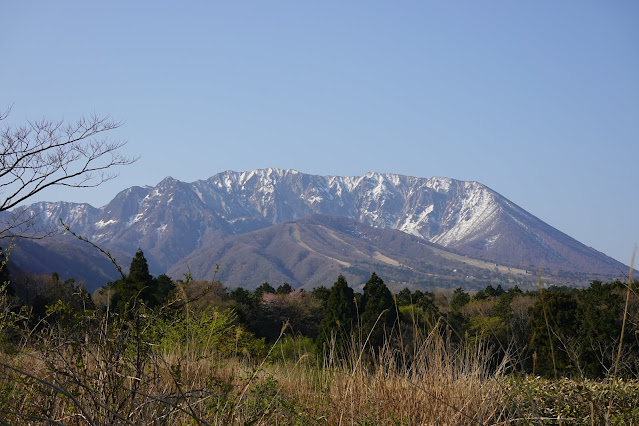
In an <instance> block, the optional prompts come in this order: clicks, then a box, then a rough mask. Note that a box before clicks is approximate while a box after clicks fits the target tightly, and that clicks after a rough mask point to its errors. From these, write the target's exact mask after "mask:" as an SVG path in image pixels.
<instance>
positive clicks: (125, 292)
mask: <svg viewBox="0 0 639 426" xmlns="http://www.w3.org/2000/svg"><path fill="white" fill-rule="evenodd" d="M114 287H115V292H114V293H113V297H112V298H111V304H112V306H113V307H114V308H116V309H117V310H118V311H119V312H124V310H125V306H126V305H127V304H129V305H131V304H134V303H135V302H136V301H142V302H145V303H146V304H149V302H151V304H153V290H154V282H153V276H152V275H151V274H150V273H149V265H148V263H147V261H146V258H145V257H144V253H143V252H142V249H138V251H137V252H136V253H135V256H134V257H133V259H132V260H131V266H130V268H129V275H128V276H127V277H126V278H123V279H119V280H117V281H116V282H115V283H114Z"/></svg>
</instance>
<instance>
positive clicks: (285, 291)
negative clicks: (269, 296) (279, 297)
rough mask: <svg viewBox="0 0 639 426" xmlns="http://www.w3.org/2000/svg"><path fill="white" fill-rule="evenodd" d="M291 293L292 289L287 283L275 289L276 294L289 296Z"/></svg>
mask: <svg viewBox="0 0 639 426" xmlns="http://www.w3.org/2000/svg"><path fill="white" fill-rule="evenodd" d="M291 291H293V287H291V285H290V284H289V283H284V284H282V285H281V286H279V287H277V290H276V291H275V292H276V293H277V294H289V293H290V292H291Z"/></svg>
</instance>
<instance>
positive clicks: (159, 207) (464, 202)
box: [30, 169, 627, 276]
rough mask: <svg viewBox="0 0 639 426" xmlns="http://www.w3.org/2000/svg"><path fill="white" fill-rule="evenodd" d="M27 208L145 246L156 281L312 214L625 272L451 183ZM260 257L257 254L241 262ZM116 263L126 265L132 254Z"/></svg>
mask: <svg viewBox="0 0 639 426" xmlns="http://www.w3.org/2000/svg"><path fill="white" fill-rule="evenodd" d="M30 208H31V210H32V211H33V212H34V213H39V215H38V218H39V219H40V220H42V221H43V222H44V224H45V225H46V224H49V225H57V222H58V217H62V218H63V220H64V221H65V223H67V224H69V225H70V226H71V229H73V230H74V231H75V232H77V233H79V234H81V235H83V236H86V237H88V238H90V239H91V240H92V241H95V242H96V243H98V244H99V245H101V246H104V247H105V248H107V249H110V250H115V251H119V252H122V253H123V254H124V255H125V256H127V255H128V256H132V255H133V253H134V252H135V251H136V250H137V248H142V249H143V250H144V252H145V255H146V256H147V259H148V260H149V266H150V267H151V270H152V271H153V272H154V273H156V274H157V273H162V272H165V271H167V270H169V269H170V270H174V269H173V266H174V265H176V264H179V262H181V260H182V259H184V258H185V257H188V256H191V255H195V254H197V253H198V252H199V251H200V250H201V249H205V248H208V247H219V243H220V241H226V239H227V238H228V237H230V236H239V235H242V234H246V233H249V232H252V231H256V230H264V229H267V228H269V227H271V226H273V225H277V224H281V223H284V222H287V221H291V220H296V219H299V218H302V217H304V216H307V215H309V214H321V215H327V216H336V217H344V218H348V219H350V220H353V221H356V222H359V223H362V224H364V225H368V226H372V227H376V228H379V229H389V230H397V231H402V232H404V233H405V234H408V235H412V236H414V237H417V238H419V239H420V240H422V241H427V242H432V243H436V244H439V245H441V246H443V247H446V248H448V249H452V250H454V251H455V252H456V253H459V254H462V255H467V256H470V257H473V258H479V259H483V260H484V261H488V262H492V263H498V264H503V265H506V266H510V267H513V268H524V269H529V270H531V269H536V268H537V266H538V265H539V264H541V263H543V265H544V267H545V268H546V269H547V270H551V271H557V272H559V271H561V272H568V273H587V274H591V275H597V276H617V275H619V273H620V271H624V270H625V269H627V268H626V267H625V266H623V265H622V264H621V263H619V262H617V261H615V260H614V259H611V258H609V257H607V256H605V255H604V254H602V253H600V252H597V251H596V250H594V249H592V248H589V247H586V246H584V245H583V244H581V243H579V242H578V241H576V240H574V239H573V238H571V237H569V236H567V235H565V234H563V233H562V232H560V231H558V230H556V229H554V228H552V227H551V226H550V225H548V224H545V223H544V222H542V221H541V220H539V219H538V218H536V217H535V216H533V215H531V214H530V213H528V212H526V211H524V210H523V209H521V208H520V207H518V206H516V205H515V204H514V203H512V202H510V201H509V200H507V199H505V198H504V197H502V196H501V195H499V194H498V193H496V192H495V191H493V190H491V189H490V188H488V187H486V186H484V185H482V184H480V183H478V182H463V181H458V180H454V179H449V178H416V177H410V176H401V175H396V174H381V173H368V174H366V175H364V176H359V177H338V176H315V175H308V174H303V173H300V172H297V171H294V170H280V169H263V170H254V171H250V172H243V173H237V172H232V171H226V172H223V173H218V174H216V175H214V176H212V177H210V178H208V179H206V180H200V181H196V182H193V183H184V182H180V181H177V180H175V179H172V178H166V179H164V180H163V181H161V182H160V183H159V184H158V185H157V186H155V187H131V188H129V189H127V190H125V191H122V192H121V193H119V194H118V195H117V196H116V197H115V198H114V199H113V200H112V201H111V202H110V203H109V204H107V205H106V206H104V207H102V208H100V209H95V208H93V207H91V206H88V205H73V204H72V203H36V204H34V205H32V206H30ZM247 250H248V249H247ZM219 255H220V256H221V257H222V258H224V259H227V258H225V257H224V254H223V253H222V252H220V254H219ZM260 255H264V254H263V253H260V252H259V250H257V249H254V250H253V251H249V252H247V253H246V256H245V257H246V258H247V259H248V258H249V257H251V258H253V257H255V258H256V259H257V258H259V257H260ZM119 260H120V261H121V262H122V263H123V264H128V261H129V260H130V257H129V258H128V259H119ZM221 261H222V260H221V259H218V260H217V261H216V263H220V262H221ZM229 261H230V260H229ZM255 261H256V262H257V260H255Z"/></svg>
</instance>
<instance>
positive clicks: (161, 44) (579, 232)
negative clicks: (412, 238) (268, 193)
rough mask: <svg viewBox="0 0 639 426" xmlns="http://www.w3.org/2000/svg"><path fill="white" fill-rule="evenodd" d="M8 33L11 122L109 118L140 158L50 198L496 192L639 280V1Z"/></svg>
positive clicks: (247, 10) (445, 5)
mask: <svg viewBox="0 0 639 426" xmlns="http://www.w3.org/2000/svg"><path fill="white" fill-rule="evenodd" d="M0 22H1V24H2V25H0V52H1V53H2V55H1V59H0V65H1V66H0V106H8V105H11V104H13V110H12V114H11V116H10V117H9V119H8V120H7V122H10V123H15V124H20V123H24V122H25V121H26V120H27V119H33V118H42V117H47V118H53V119H60V118H64V119H67V120H74V119H76V118H78V117H80V116H82V115H87V114H90V113H93V112H95V113H98V114H110V115H112V116H113V117H115V118H116V119H119V120H123V121H125V125H124V126H123V127H122V128H121V129H118V130H117V132H113V133H112V135H111V138H113V139H123V140H126V141H128V144H127V146H126V147H125V149H124V153H126V154H130V155H140V156H141V158H140V160H139V161H138V162H137V163H136V164H135V165H134V166H129V167H126V168H122V169H120V176H119V177H118V178H117V179H115V180H113V181H111V182H109V183H108V184H105V185H103V186H101V187H100V188H99V189H98V190H78V189H76V190H73V191H70V190H69V191H57V190H52V191H49V192H46V193H43V194H42V195H41V196H39V197H38V198H37V200H47V201H58V200H66V201H76V202H89V203H91V204H93V205H95V206H96V207H99V206H102V205H104V204H106V203H107V202H108V201H110V200H111V199H112V198H113V197H114V196H115V195H116V194H117V193H118V192H119V191H121V190H122V189H125V188H127V187H129V186H133V185H140V186H141V185H155V184H157V183H158V182H159V181H160V180H162V179H163V178H164V177H166V176H173V177H174V178H176V179H180V180H183V181H187V182H191V181H194V180H197V179H205V178H207V177H209V176H211V175H213V174H215V173H218V172H221V171H224V170H235V171H245V170H252V169H256V168H265V167H279V168H293V169H296V170H299V171H301V172H305V173H312V174H320V175H341V176H357V175H361V174H364V173H366V172H369V171H379V172H393V173H399V174H405V175H412V176H419V177H430V176H446V177H451V178H456V179H461V180H477V181H480V182H482V183H484V184H486V185H488V186H489V187H491V188H492V189H494V190H495V191H497V192H499V193H501V194H502V195H504V196H506V197H507V198H509V199H510V200H512V201H513V202H515V203H517V204H519V205H520V206H521V207H523V208H525V209H526V210H528V211H529V212H531V213H532V214H534V215H536V216H538V217H539V218H540V219H542V220H544V221H546V222H547V223H549V224H550V225H552V226H554V227H556V228H558V229H559V230H561V231H563V232H565V233H567V234H569V235H570V236H572V237H574V238H576V239H578V240H579V241H581V242H583V243H585V244H587V245H589V246H592V247H594V248H596V249H597V250H600V251H602V252H604V253H606V254H608V255H610V256H612V257H614V258H616V259H618V260H620V261H622V262H624V263H626V264H627V263H629V261H630V256H631V254H632V249H633V246H634V244H635V243H637V242H639V197H638V195H639V185H638V182H639V167H638V166H637V159H638V158H639V155H638V154H639V48H638V46H639V25H638V24H637V23H638V22H639V2H636V1H611V2H605V1H587V0H579V1H561V2H556V1H536V2H519V1H516V2H510V1H481V2H477V1H451V2H442V1H415V2H413V1H402V2H388V1H379V2H378V1H347V2H345V1H339V2H337V1H322V2H310V1H307V2H303V1H269V2H263V1H261V2H257V1H254V2H239V1H233V2H230V1H228V2H215V1H206V2H205V1H202V2H193V1H185V2H163V1H135V2H131V1H109V2H87V1H51V0H48V1H19V2H18V1H12V2H5V3H4V4H3V7H2V17H0ZM34 200H36V199H34Z"/></svg>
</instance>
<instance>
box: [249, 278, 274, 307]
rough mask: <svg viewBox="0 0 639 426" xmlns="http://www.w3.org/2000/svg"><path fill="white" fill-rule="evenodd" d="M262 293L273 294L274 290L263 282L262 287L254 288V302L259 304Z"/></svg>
mask: <svg viewBox="0 0 639 426" xmlns="http://www.w3.org/2000/svg"><path fill="white" fill-rule="evenodd" d="M264 293H275V289H274V288H273V286H272V285H270V284H269V283H267V282H263V283H262V285H260V286H259V287H258V288H256V289H255V291H254V292H253V296H254V297H255V301H256V302H257V303H260V300H262V295H263V294H264Z"/></svg>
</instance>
